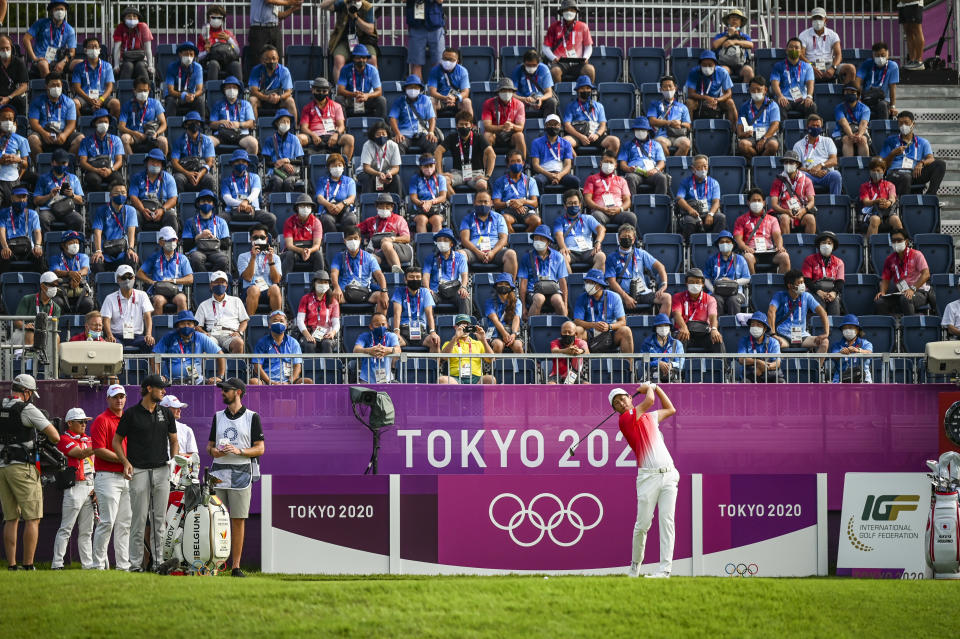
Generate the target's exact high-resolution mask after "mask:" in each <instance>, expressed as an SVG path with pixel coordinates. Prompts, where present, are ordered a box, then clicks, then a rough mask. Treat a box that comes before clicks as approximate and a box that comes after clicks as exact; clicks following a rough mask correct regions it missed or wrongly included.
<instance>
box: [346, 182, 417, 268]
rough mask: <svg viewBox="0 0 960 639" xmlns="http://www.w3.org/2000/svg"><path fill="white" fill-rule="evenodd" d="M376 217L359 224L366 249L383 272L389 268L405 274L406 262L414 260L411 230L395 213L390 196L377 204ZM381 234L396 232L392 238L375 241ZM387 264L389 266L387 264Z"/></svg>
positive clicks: (383, 195)
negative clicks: (404, 265) (375, 237)
mask: <svg viewBox="0 0 960 639" xmlns="http://www.w3.org/2000/svg"><path fill="white" fill-rule="evenodd" d="M376 206H377V215H376V216H375V217H368V218H367V219H365V220H364V221H362V222H360V224H358V225H357V229H359V231H360V235H361V237H362V238H363V241H364V243H365V244H367V250H369V251H372V252H373V254H374V255H376V256H377V262H379V263H380V268H381V269H386V267H387V266H388V265H389V266H390V270H392V271H393V272H394V273H402V272H403V266H401V263H403V262H407V263H409V262H411V261H412V260H413V247H412V246H410V227H409V226H408V225H407V221H406V220H405V219H403V216H401V215H397V213H396V212H395V208H396V207H395V202H394V201H393V197H392V196H391V195H390V194H389V193H381V194H380V195H378V196H377V201H376ZM381 233H393V237H383V238H377V239H374V236H376V235H380V234H381ZM384 262H386V263H384Z"/></svg>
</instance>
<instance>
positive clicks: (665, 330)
mask: <svg viewBox="0 0 960 639" xmlns="http://www.w3.org/2000/svg"><path fill="white" fill-rule="evenodd" d="M669 334H670V327H669V326H658V327H657V335H658V336H660V337H666V336H667V335H669Z"/></svg>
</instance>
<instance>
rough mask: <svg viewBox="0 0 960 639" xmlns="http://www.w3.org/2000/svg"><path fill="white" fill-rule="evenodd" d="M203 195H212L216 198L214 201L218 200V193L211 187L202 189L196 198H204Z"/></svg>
mask: <svg viewBox="0 0 960 639" xmlns="http://www.w3.org/2000/svg"><path fill="white" fill-rule="evenodd" d="M202 197H212V198H213V199H214V201H216V199H217V194H216V193H214V192H213V191H211V190H210V189H203V190H202V191H200V192H199V193H197V198H196V199H198V200H199V199H200V198H202Z"/></svg>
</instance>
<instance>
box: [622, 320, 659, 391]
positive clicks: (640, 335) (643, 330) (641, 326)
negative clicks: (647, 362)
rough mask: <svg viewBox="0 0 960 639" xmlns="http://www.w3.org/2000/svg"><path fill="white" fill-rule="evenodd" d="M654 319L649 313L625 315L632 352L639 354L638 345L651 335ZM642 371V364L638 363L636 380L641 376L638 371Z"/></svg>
mask: <svg viewBox="0 0 960 639" xmlns="http://www.w3.org/2000/svg"><path fill="white" fill-rule="evenodd" d="M655 317H656V316H655V315H650V314H649V313H648V314H645V315H627V327H628V328H629V329H630V332H631V333H632V334H633V350H634V352H635V353H639V352H640V344H642V343H643V340H645V339H647V338H648V337H650V336H651V335H653V320H654V318H655ZM642 369H643V364H642V363H638V366H637V377H638V378H640V376H641V373H640V371H641V370H642Z"/></svg>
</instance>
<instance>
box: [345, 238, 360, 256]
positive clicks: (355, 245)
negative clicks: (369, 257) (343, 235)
mask: <svg viewBox="0 0 960 639" xmlns="http://www.w3.org/2000/svg"><path fill="white" fill-rule="evenodd" d="M344 244H346V245H347V250H348V251H350V252H351V253H352V252H353V251H356V250H358V249H359V248H360V240H347V241H346V242H344Z"/></svg>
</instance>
